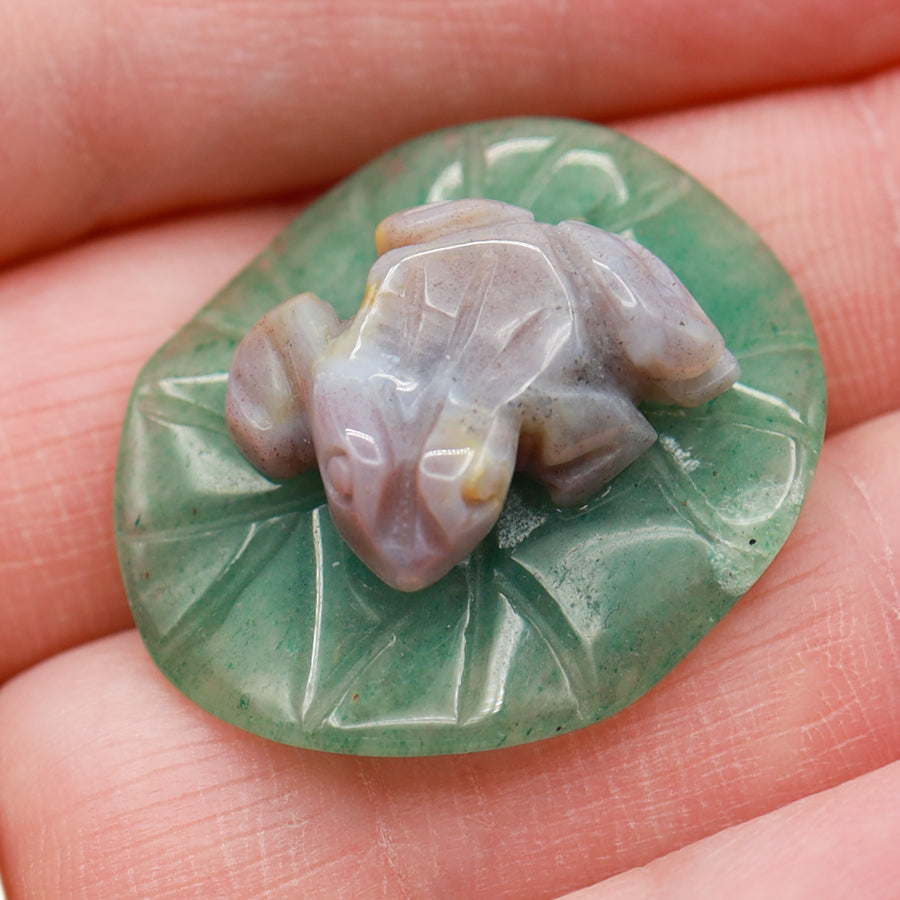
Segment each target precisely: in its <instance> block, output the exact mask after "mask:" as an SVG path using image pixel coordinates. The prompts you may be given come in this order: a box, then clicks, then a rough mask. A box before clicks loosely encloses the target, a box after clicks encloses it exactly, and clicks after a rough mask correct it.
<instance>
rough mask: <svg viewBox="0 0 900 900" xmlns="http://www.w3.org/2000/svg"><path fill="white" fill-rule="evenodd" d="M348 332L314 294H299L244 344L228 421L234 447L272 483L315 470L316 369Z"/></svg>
mask: <svg viewBox="0 0 900 900" xmlns="http://www.w3.org/2000/svg"><path fill="white" fill-rule="evenodd" d="M341 328H342V325H341V321H340V319H338V317H337V314H336V313H335V311H334V310H333V309H332V308H331V306H329V305H328V304H327V303H325V302H324V301H322V300H320V299H319V298H318V297H316V296H315V294H300V295H299V296H297V297H294V298H292V299H291V300H287V301H285V302H284V303H282V304H280V305H279V306H276V307H275V308H274V309H273V310H271V311H270V312H269V313H267V314H266V315H265V316H263V318H262V319H260V320H259V322H257V323H256V324H255V325H254V326H253V328H251V329H250V331H249V332H248V333H247V335H246V337H245V338H244V339H243V340H242V341H241V343H240V344H239V345H238V348H237V351H236V353H235V355H234V361H233V362H232V365H231V371H230V373H229V377H228V391H227V394H226V398H225V417H226V420H227V422H228V428H229V430H230V431H231V435H232V437H233V438H234V441H235V443H236V444H237V445H238V447H239V448H240V450H241V452H242V453H243V454H244V456H246V457H247V459H248V460H249V461H250V462H251V463H252V464H253V465H254V466H255V467H256V468H257V469H259V471H260V472H262V473H263V475H266V476H268V477H269V478H289V477H291V476H293V475H297V474H298V473H299V472H302V471H303V470H304V469H308V468H309V467H310V466H312V465H314V464H315V461H316V459H315V450H314V448H313V443H312V434H311V430H310V423H309V413H308V410H309V398H310V395H311V388H312V383H311V382H312V367H313V364H314V363H315V361H316V360H317V359H318V358H319V357H320V356H321V354H322V352H323V351H324V349H325V347H326V345H327V344H328V342H329V341H330V340H331V339H332V338H333V337H334V336H335V335H337V334H338V333H339V332H340V330H341Z"/></svg>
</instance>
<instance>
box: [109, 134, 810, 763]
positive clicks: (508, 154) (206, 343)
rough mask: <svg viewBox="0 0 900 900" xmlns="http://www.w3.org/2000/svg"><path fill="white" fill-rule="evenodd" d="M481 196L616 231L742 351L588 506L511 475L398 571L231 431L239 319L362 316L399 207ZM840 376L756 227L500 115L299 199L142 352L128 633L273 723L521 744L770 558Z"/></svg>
mask: <svg viewBox="0 0 900 900" xmlns="http://www.w3.org/2000/svg"><path fill="white" fill-rule="evenodd" d="M459 197H492V198H495V199H498V200H505V201H508V202H510V203H514V204H517V205H519V206H525V207H528V208H530V209H531V210H533V212H534V213H535V216H536V217H537V219H538V221H542V222H550V223H556V222H559V221H560V220H562V219H573V218H574V219H583V220H585V221H587V222H590V223H591V224H593V225H597V226H600V227H602V228H606V229H608V230H611V231H619V232H627V233H629V234H631V235H632V236H634V237H635V238H636V239H637V240H638V241H639V242H640V243H642V244H644V245H645V246H647V247H648V248H649V249H650V250H652V251H653V252H654V253H655V254H656V255H657V256H659V257H661V258H662V259H663V260H664V261H665V262H666V263H667V264H668V265H669V266H670V267H671V268H672V269H674V270H675V272H676V273H677V274H678V275H679V276H680V278H681V279H682V281H684V283H685V284H686V285H687V287H688V288H689V289H690V290H691V292H692V293H693V294H694V296H695V297H696V298H697V299H698V300H699V302H700V303H701V305H702V306H703V307H704V308H705V309H706V311H707V313H708V314H709V315H710V317H711V318H712V320H713V321H714V322H715V324H716V325H717V326H718V328H719V330H720V331H721V332H722V334H723V335H724V337H725V340H726V343H727V345H728V347H729V348H730V349H731V351H732V352H733V353H734V354H735V355H736V356H737V357H738V359H739V360H740V362H741V366H742V377H741V380H740V382H739V383H738V385H737V386H735V387H734V388H733V389H732V390H730V391H728V392H726V393H725V394H724V395H722V396H720V397H719V398H718V399H716V400H715V401H714V402H713V403H711V404H709V405H708V406H705V407H702V408H699V409H694V410H684V409H669V408H662V407H660V408H654V409H648V410H646V412H647V415H648V417H649V418H650V420H651V422H652V423H653V425H654V426H655V427H656V429H657V430H658V431H659V433H660V440H659V441H658V442H657V444H656V445H655V446H654V447H653V448H652V449H651V450H650V451H648V452H647V453H646V454H645V455H644V456H643V457H641V458H640V459H639V460H638V461H637V462H636V463H635V464H633V465H632V466H631V467H630V468H629V469H627V470H626V471H625V472H624V473H623V474H622V475H620V476H619V477H618V478H617V479H616V480H615V481H614V482H612V484H610V485H609V487H608V488H607V489H606V490H605V491H604V492H603V493H602V494H600V495H599V496H597V497H596V498H595V499H594V500H592V501H591V502H590V503H589V504H587V505H586V506H585V507H582V508H580V509H575V510H572V509H566V510H561V509H557V508H555V507H554V506H553V505H552V504H551V503H550V502H549V500H548V499H547V497H546V494H545V493H544V492H543V489H542V488H541V487H540V486H539V485H537V484H535V483H532V482H530V481H528V480H527V479H526V478H519V479H517V480H516V481H515V482H514V485H513V489H512V491H511V494H510V497H509V499H508V502H507V505H506V508H505V510H504V512H503V514H502V516H501V519H500V521H499V523H498V525H497V527H496V528H495V529H494V531H493V532H492V534H491V535H490V537H489V538H488V539H487V540H486V541H484V542H483V544H482V545H481V546H480V547H479V548H478V549H477V550H476V552H475V553H474V554H473V555H472V556H471V557H470V558H469V559H468V560H467V561H466V562H465V563H463V564H461V565H459V566H457V567H456V568H455V569H454V570H453V571H451V573H450V574H449V575H448V576H447V577H446V578H444V579H443V580H442V581H440V582H439V583H438V584H436V585H434V586H433V587H431V588H429V589H427V590H425V591H421V592H419V593H416V594H402V593H397V592H395V591H393V590H391V589H390V588H388V587H387V586H385V585H384V584H383V583H382V582H380V581H379V580H378V579H377V578H376V577H375V576H374V575H372V574H371V573H370V572H369V571H368V570H367V569H366V568H365V566H363V565H362V564H361V563H360V562H359V561H358V560H357V559H356V558H355V557H354V556H353V554H352V553H351V552H350V551H349V550H348V549H347V547H346V545H345V544H344V542H343V540H342V539H341V537H340V536H339V535H338V534H337V532H336V531H335V528H334V526H333V524H332V521H331V518H330V516H329V513H328V509H327V506H326V505H325V498H324V493H323V490H322V484H321V481H320V480H319V477H318V474H317V473H316V472H311V473H309V474H307V475H305V476H302V477H300V478H297V479H296V480H293V481H290V482H286V483H281V484H275V483H272V482H270V481H268V480H266V479H265V478H264V477H262V476H261V475H259V474H258V473H257V472H256V471H255V470H254V469H253V468H252V467H251V466H250V465H249V464H248V463H247V462H245V460H244V459H243V458H242V457H241V455H240V453H239V452H238V451H237V449H236V448H235V447H234V445H233V444H232V442H231V440H230V438H229V435H228V433H227V431H226V428H225V422H224V418H223V403H224V397H225V384H226V376H227V372H228V368H229V365H230V363H231V357H232V354H233V352H234V349H235V347H236V346H237V343H238V341H239V340H240V339H241V337H242V336H243V335H244V334H245V332H246V331H247V330H248V329H249V328H250V326H251V325H252V324H253V323H254V322H255V321H256V320H257V319H258V318H259V317H260V316H261V315H262V314H263V313H264V312H265V311H266V310H268V309H269V308H270V307H272V306H274V305H275V304H276V303H279V302H281V301H282V300H285V299H286V298H288V297H290V296H292V295H294V294H297V293H300V292H302V291H313V292H315V293H316V294H318V295H319V296H320V297H322V298H323V299H325V300H327V301H329V302H330V303H332V304H333V305H334V306H335V307H336V308H337V310H338V312H339V314H340V315H341V316H342V317H348V316H350V315H351V314H352V313H353V312H354V310H355V309H356V307H357V306H358V304H359V302H360V300H361V298H362V296H363V291H364V286H365V281H366V273H367V271H368V269H369V267H370V266H371V264H372V263H373V262H374V260H375V247H374V239H373V232H374V228H375V225H376V224H377V223H378V222H379V220H381V219H382V218H383V217H385V216H387V215H388V214H389V213H392V212H394V211H396V210H398V209H402V208H406V207H411V206H416V205H418V204H421V203H425V202H428V201H434V200H444V199H452V198H459ZM824 418H825V381H824V375H823V371H822V364H821V360H820V357H819V354H818V350H817V346H816V339H815V336H814V333H813V330H812V327H811V325H810V321H809V318H808V316H807V313H806V310H805V308H804V305H803V302H802V299H801V298H800V296H799V295H798V293H797V291H796V289H795V287H794V285H793V283H792V282H791V280H790V278H789V277H788V275H787V273H786V272H785V271H784V269H783V268H782V267H781V266H780V265H779V263H778V261H777V260H776V259H775V258H774V256H773V255H772V253H771V252H770V251H769V250H768V249H767V248H766V247H765V245H764V244H763V243H762V242H761V241H760V240H759V238H758V237H757V236H756V235H755V234H754V232H753V231H751V230H750V228H749V227H748V226H747V225H746V224H744V223H743V222H742V221H741V220H740V219H738V218H737V216H736V215H735V214H734V213H732V212H731V211H730V210H729V209H728V208H727V207H725V206H723V204H722V203H721V202H720V201H719V200H717V199H716V198H715V197H713V196H712V195H711V194H710V193H709V192H708V191H707V190H706V189H705V188H703V187H702V186H701V185H699V184H698V183H697V182H696V181H694V180H693V179H691V178H690V177H689V176H688V175H686V174H685V173H684V172H682V171H681V170H679V169H677V168H676V167H674V166H673V165H672V164H670V163H669V162H667V161H665V160H663V159H661V158H660V157H659V156H657V155H656V154H654V153H652V152H651V151H649V150H648V149H646V148H644V147H642V146H640V145H638V144H636V143H634V142H633V141H631V140H629V139H628V138H626V137H624V136H623V135H621V134H618V133H616V132H613V131H610V130H607V129H604V128H599V127H596V126H593V125H588V124H584V123H579V122H571V121H560V120H552V119H511V120H503V121H497V122H485V123H479V124H476V125H470V126H466V127H461V128H454V129H450V130H447V131H442V132H439V133H436V134H432V135H428V136H426V137H423V138H420V139H419V140H416V141H413V142H411V143H409V144H406V145H404V146H402V147H399V148H397V149H395V150H393V151H392V152H390V153H388V154H386V155H385V156H383V157H381V158H380V159H378V160H376V161H375V162H373V163H371V164H370V165H368V166H366V167H365V168H364V169H362V170H361V171H359V172H358V173H357V174H355V175H353V176H352V177H351V178H349V179H347V180H346V181H344V182H343V183H342V184H340V185H339V186H338V187H336V188H335V189H334V190H333V191H331V192H330V193H329V194H327V195H326V196H325V197H323V198H322V199H321V200H320V201H319V202H318V203H316V204H315V205H313V206H311V207H310V208H309V209H308V210H307V211H306V212H305V213H304V214H303V215H302V216H300V217H299V218H298V219H297V220H296V221H295V222H294V223H293V224H292V225H291V226H290V227H289V228H287V229H286V230H285V231H284V232H283V233H282V234H281V235H280V236H279V237H278V238H276V240H275V241H274V242H273V244H272V245H271V246H270V247H269V248H268V249H267V250H266V251H265V252H264V253H263V254H262V255H261V256H260V257H259V258H258V259H257V260H256V261H254V262H253V263H251V264H250V265H249V266H248V267H247V268H246V269H244V270H243V271H242V272H241V273H240V274H239V275H238V276H237V277H236V278H235V279H234V281H233V282H231V284H229V285H228V286H227V287H226V288H225V289H224V290H223V291H221V293H219V294H218V296H216V297H215V298H214V299H213V300H212V301H211V302H210V303H209V305H207V306H206V307H205V308H204V309H203V310H201V312H200V313H199V314H198V315H197V316H196V318H195V319H194V320H193V321H192V322H190V323H189V324H188V325H187V326H185V327H184V328H183V329H182V330H181V331H180V332H179V333H178V334H176V335H175V336H174V337H173V338H172V339H171V340H170V341H169V342H168V343H167V344H166V345H165V346H164V347H163V348H162V349H161V350H160V351H159V352H158V353H157V354H156V356H154V357H153V359H152V360H151V361H150V362H149V363H148V365H147V366H146V368H145V369H144V371H143V372H142V373H141V376H140V378H139V379H138V383H137V385H136V387H135V389H134V394H133V397H132V401H131V405H130V407H129V410H128V414H127V418H126V422H125V427H124V432H123V436H122V446H121V454H120V459H119V472H118V486H117V498H116V528H117V535H118V543H119V555H120V559H121V565H122V572H123V576H124V579H125V584H126V587H127V590H128V595H129V597H130V600H131V604H132V607H133V610H134V616H135V619H136V621H137V625H138V628H139V629H140V632H141V634H142V635H143V638H144V640H145V641H146V643H147V646H148V648H149V650H150V653H151V654H152V655H153V657H154V659H155V660H156V662H157V663H158V664H159V666H160V668H161V669H162V671H163V672H164V673H165V674H166V675H167V676H168V677H169V678H170V679H171V680H172V681H173V682H174V683H175V684H176V685H177V686H178V687H179V688H180V689H181V690H182V691H184V693H185V694H187V695H188V696H189V697H191V698H192V699H193V700H194V701H196V702H197V703H198V704H200V705H201V706H203V707H204V708H206V709H207V710H209V711H210V712H212V713H214V714H215V715H217V716H220V717H221V718H222V719H225V720H227V721H229V722H233V723H235V724H236V725H239V726H241V727H243V728H246V729H248V730H250V731H253V732H256V733H257V734H260V735H263V736H265V737H268V738H272V739H274V740H277V741H284V742H287V743H290V744H296V745H300V746H304V747H314V748H319V749H323V750H333V751H340V752H345V753H360V754H372V755H391V756H405V755H419V754H433V753H457V752H465V751H472V750H481V749H487V748H493V747H502V746H510V745H513V744H518V743H522V742H524V741H530V740H535V739H537V738H543V737H547V736H550V735H554V734H558V733H560V732H565V731H570V730H572V729H575V728H580V727H582V726H585V725H589V724H591V723H593V722H597V721H599V720H600V719H603V718H605V717H606V716H609V715H611V714H613V713H615V712H616V711H618V710H620V709H622V708H623V707H624V706H627V705H628V704H629V703H631V702H633V701H634V700H636V699H637V698H638V697H640V696H641V695H642V694H643V693H644V692H645V691H647V690H648V689H650V688H651V687H652V686H653V685H654V684H656V683H657V682H658V681H659V680H660V679H661V678H662V677H663V676H664V675H665V674H666V673H667V672H668V671H669V670H670V669H671V668H672V667H673V666H674V665H675V664H676V663H677V662H678V661H679V660H681V659H682V658H683V657H684V656H685V654H687V653H688V652H689V651H690V650H691V648H692V647H694V646H695V645H696V644H697V642H698V641H699V640H700V639H701V638H702V637H703V636H704V635H706V634H707V633H708V632H709V630H710V629H711V628H712V627H713V626H714V625H715V623H716V622H718V621H719V619H721V618H722V616H723V615H724V614H725V613H726V612H727V611H728V610H729V609H730V608H731V607H732V606H733V605H734V603H735V602H736V601H737V600H738V598H740V596H741V595H742V594H743V593H744V592H745V591H746V590H747V589H748V588H749V587H750V586H751V585H752V584H753V582H754V581H756V579H757V578H758V577H759V576H760V574H761V573H762V572H763V570H764V569H765V568H766V566H767V565H768V564H769V563H770V562H771V560H772V558H773V557H774V556H775V554H776V553H777V552H778V550H779V549H780V547H781V546H782V544H783V543H784V541H785V539H786V538H787V536H788V534H789V533H790V531H791V528H792V527H793V525H794V522H795V520H796V518H797V515H798V513H799V510H800V506H801V504H802V502H803V498H804V495H805V493H806V490H807V487H808V485H809V482H810V479H811V477H812V474H813V469H814V467H815V464H816V460H817V457H818V452H819V449H820V447H821V442H822V435H823V430H824Z"/></svg>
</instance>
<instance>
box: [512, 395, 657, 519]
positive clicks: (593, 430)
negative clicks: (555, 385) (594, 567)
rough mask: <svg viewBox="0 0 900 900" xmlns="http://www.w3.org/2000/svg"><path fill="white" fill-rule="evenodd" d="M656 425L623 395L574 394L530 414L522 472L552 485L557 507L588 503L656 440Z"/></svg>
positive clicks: (548, 401)
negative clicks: (591, 497) (586, 501)
mask: <svg viewBox="0 0 900 900" xmlns="http://www.w3.org/2000/svg"><path fill="white" fill-rule="evenodd" d="M656 437H657V435H656V431H655V430H654V429H653V426H652V425H651V424H650V423H649V422H648V421H647V420H646V419H645V418H644V417H643V416H642V415H641V413H640V412H639V411H638V410H637V408H636V407H635V406H634V403H633V402H632V401H631V400H630V399H629V398H628V397H626V396H624V395H622V394H619V393H613V392H610V393H607V392H603V391H590V392H588V391H584V392H582V391H571V392H565V391H564V392H561V393H557V394H554V395H553V396H552V397H546V398H544V399H543V400H542V401H541V402H540V403H539V404H537V405H536V407H535V411H534V413H533V414H531V415H530V417H529V415H526V418H525V421H524V422H523V429H522V440H521V442H520V455H519V468H521V469H524V470H525V471H527V472H530V473H531V474H532V475H534V476H535V477H536V478H538V479H540V480H541V481H543V482H544V484H546V485H547V487H548V489H549V491H550V496H551V498H552V499H553V502H554V503H557V504H558V505H560V506H573V505H575V504H578V503H583V502H584V501H585V500H587V499H588V498H589V497H590V496H591V495H592V494H595V493H597V491H599V490H600V488H601V487H603V485H605V484H606V483H607V482H609V481H611V480H612V479H613V478H615V476H616V475H618V474H619V472H621V471H622V470H623V469H625V468H626V467H627V466H629V465H630V464H631V463H632V462H634V461H635V460H636V459H637V458H638V457H639V456H640V455H641V454H642V453H643V452H644V451H645V450H647V448H648V447H650V446H651V445H652V444H653V443H654V441H655V440H656Z"/></svg>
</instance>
